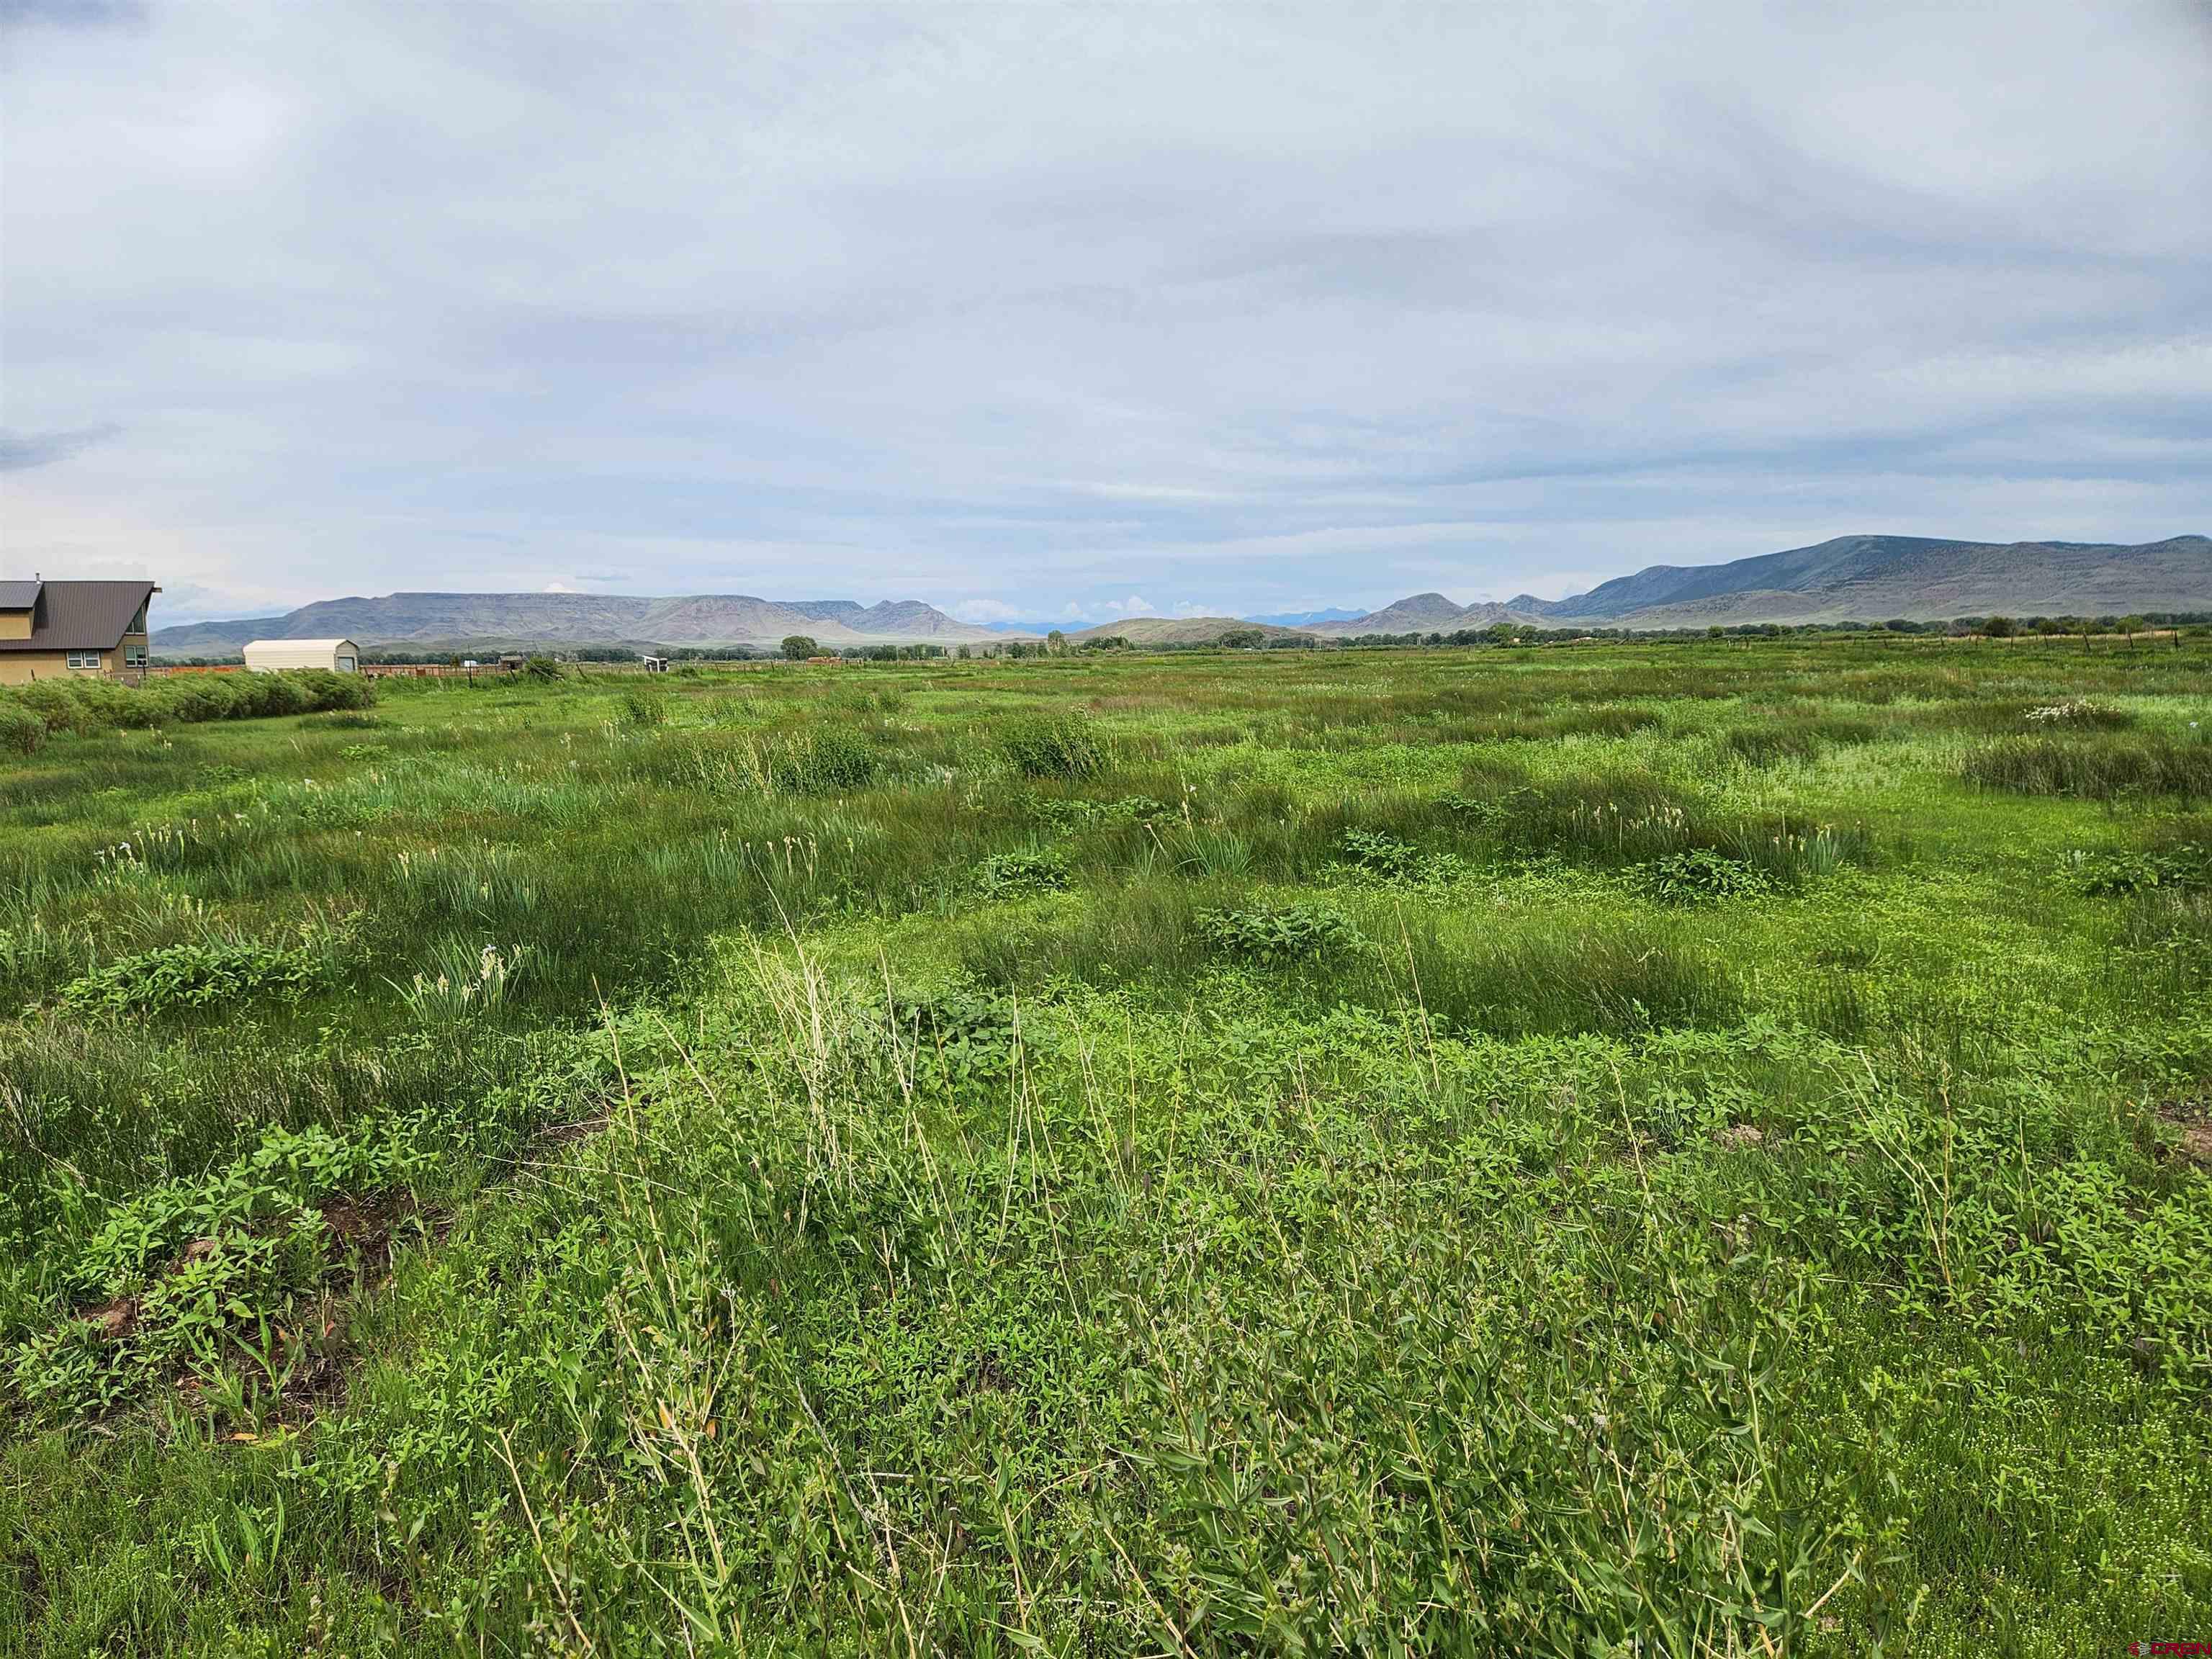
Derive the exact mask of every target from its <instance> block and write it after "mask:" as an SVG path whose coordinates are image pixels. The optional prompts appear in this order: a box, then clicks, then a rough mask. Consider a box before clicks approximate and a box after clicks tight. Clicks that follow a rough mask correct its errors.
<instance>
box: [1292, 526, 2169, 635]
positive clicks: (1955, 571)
mask: <svg viewBox="0 0 2212 1659" xmlns="http://www.w3.org/2000/svg"><path fill="white" fill-rule="evenodd" d="M2130 611H2212V540H2208V539H2206V538H2204V537H2203V536H2176V537H2173V538H2171V539H2169V540H2166V541H2162V542H2147V543H2144V544H2142V545H2140V546H2123V545H2118V544H2112V543H2103V542H2009V543H2000V542H1959V541H1942V540H1936V539H1931V538H1925V537H1919V536H1838V537H1837V538H1835V539H1834V540H1832V541H1826V542H1822V543H1820V544H1818V545H1817V546H1814V547H1799V548H1793V549H1791V550H1790V551H1788V552H1786V553H1762V554H1760V555H1759V556H1756V557H1753V558H1748V559H1736V560H1734V561H1732V562H1729V563H1727V564H1705V565H1666V564H1656V565H1652V566H1650V568H1647V569H1644V570H1639V571H1638V572H1637V573H1636V574H1634V575H1632V576H1620V577H1616V578H1615V579H1614V580H1612V581H1609V582H1604V583H1601V584H1600V585H1599V586H1596V587H1594V588H1592V589H1591V590H1590V591H1589V592H1587V593H1577V594H1573V595H1571V596H1570V597H1568V598H1566V599H1537V598H1535V597H1534V596H1533V595H1531V594H1528V593H1522V594H1519V595H1516V597H1515V598H1513V599H1508V600H1506V601H1505V602H1504V604H1503V605H1497V604H1479V605H1455V604H1454V603H1453V602H1452V601H1451V600H1450V599H1446V598H1445V597H1444V596H1443V594H1441V593H1416V594H1414V595H1413V596H1412V597H1411V598H1408V599H1400V600H1398V601H1397V602H1396V603H1395V604H1394V605H1385V606H1384V607H1383V609H1382V610H1380V611H1370V612H1368V613H1367V614H1366V615H1365V616H1363V617H1353V618H1352V619H1350V620H1349V621H1343V622H1318V623H1313V624H1311V625H1309V626H1307V627H1306V628H1305V629H1304V631H1305V632H1307V633H1310V634H1314V635H1320V636H1323V637H1334V638H1348V637H1356V636H1357V635H1362V634H1412V633H1443V634H1449V633H1452V632H1454V631H1455V630H1457V629H1469V628H1489V627H1492V626H1493V625H1495V624H1497V623H1509V624H1514V625H1517V626H1522V627H1535V628H1694V627H1705V626H1709V625H1711V624H1712V623H1724V624H1729V625H1734V624H1736V623H1766V622H1779V623H1824V622H1886V621H1887V620H1889V619H1890V618H1892V617H1905V618H1909V619H1911V620H1912V621H1915V622H1933V621H1939V620H1945V619H1948V618H1949V617H1985V616H1994V615H2003V616H2013V617H2033V616H2043V617H2054V616H2065V615H2082V616H2112V615H2124V614H2126V613H2127V612H2130Z"/></svg>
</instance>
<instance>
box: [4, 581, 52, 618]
mask: <svg viewBox="0 0 2212 1659" xmlns="http://www.w3.org/2000/svg"><path fill="white" fill-rule="evenodd" d="M44 586H46V584H45V583H44V582H41V581H36V580H33V581H21V580H16V579H15V578H13V577H10V578H9V579H8V580H5V581H0V611H28V610H29V609H30V608H31V607H32V606H33V605H36V604H37V603H38V602H39V590H40V588H41V587H44Z"/></svg>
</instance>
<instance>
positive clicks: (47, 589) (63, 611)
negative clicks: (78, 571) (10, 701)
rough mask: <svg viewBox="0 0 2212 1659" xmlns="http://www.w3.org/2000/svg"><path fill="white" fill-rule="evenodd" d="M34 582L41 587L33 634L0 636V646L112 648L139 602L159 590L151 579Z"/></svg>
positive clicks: (16, 648)
mask: <svg viewBox="0 0 2212 1659" xmlns="http://www.w3.org/2000/svg"><path fill="white" fill-rule="evenodd" d="M19 585H20V584H16V583H9V586H11V587H13V586H19ZM31 585H32V586H37V587H38V590H39V591H38V592H37V594H36V595H35V596H34V599H35V604H34V606H33V610H32V612H31V637H30V638H28V639H27V640H0V651H112V650H113V649H115V647H117V646H118V645H120V644H122V643H123V635H125V633H126V632H128V631H129V629H130V627H131V622H132V620H133V619H134V618H135V617H137V615H138V607H139V606H140V605H143V604H145V603H146V602H147V600H149V599H151V598H152V597H153V596H154V595H155V593H157V592H161V590H160V589H159V588H158V587H156V586H155V585H154V584H153V583H152V582H46V583H43V584H31ZM16 608H17V609H19V610H20V609H21V606H20V605H19V606H17V607H16Z"/></svg>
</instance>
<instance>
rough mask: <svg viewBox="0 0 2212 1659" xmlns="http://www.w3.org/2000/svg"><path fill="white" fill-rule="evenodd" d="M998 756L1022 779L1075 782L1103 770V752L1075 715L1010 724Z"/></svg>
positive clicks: (1085, 726)
mask: <svg viewBox="0 0 2212 1659" xmlns="http://www.w3.org/2000/svg"><path fill="white" fill-rule="evenodd" d="M999 753H1000V755H1001V756H1002V757H1004V758H1005V760H1006V763H1007V764H1008V765H1009V766H1011V767H1012V768H1013V769H1014V770H1015V771H1017V772H1018V773H1020V774H1021V775H1023V776H1024V777H1025V778H1064V779H1069V780H1079V779H1083V778H1088V777H1093V776H1096V775H1097V774H1098V773H1100V772H1103V770H1105V769H1106V750H1105V747H1104V745H1103V744H1101V743H1100V742H1099V740H1098V738H1097V736H1096V735H1095V734H1094V733H1093V732H1092V730H1091V725H1090V722H1089V721H1087V720H1084V719H1083V718H1082V717H1081V716H1080V715H1077V714H1057V715H1042V714H1040V715H1035V716H1031V717H1030V718H1028V719H1025V720H1017V721H1014V722H1012V724H1010V725H1009V726H1007V727H1006V730H1005V731H1004V732H1001V733H1000V737H999Z"/></svg>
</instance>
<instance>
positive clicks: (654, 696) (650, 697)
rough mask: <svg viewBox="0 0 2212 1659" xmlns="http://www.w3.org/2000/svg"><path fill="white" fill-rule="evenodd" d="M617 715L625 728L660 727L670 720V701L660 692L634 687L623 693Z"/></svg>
mask: <svg viewBox="0 0 2212 1659" xmlns="http://www.w3.org/2000/svg"><path fill="white" fill-rule="evenodd" d="M617 715H618V718H619V719H620V720H621V722H622V724H623V725H624V726H659V725H660V724H662V723H663V722H664V721H665V720H667V719H668V699H667V697H666V696H664V695H663V694H662V693H661V692H659V691H658V690H646V689H645V688H643V687H642V686H633V687H632V688H631V689H630V690H627V691H625V692H623V695H622V702H621V704H620V705H619V708H618V709H617Z"/></svg>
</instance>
